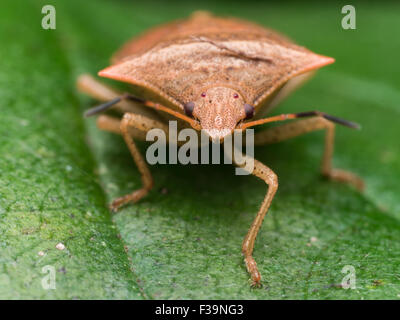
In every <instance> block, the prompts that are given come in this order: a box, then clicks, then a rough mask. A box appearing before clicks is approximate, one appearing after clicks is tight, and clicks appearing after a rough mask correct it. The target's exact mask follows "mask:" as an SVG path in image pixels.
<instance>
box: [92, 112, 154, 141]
mask: <svg viewBox="0 0 400 320" xmlns="http://www.w3.org/2000/svg"><path fill="white" fill-rule="evenodd" d="M96 124H97V127H98V128H99V129H100V130H104V131H108V132H112V133H116V134H122V133H121V119H119V118H115V117H111V116H107V115H105V114H101V115H99V116H98V117H97V122H96ZM129 134H130V136H131V137H132V138H133V139H137V140H140V141H146V132H145V131H142V130H140V129H137V128H134V127H129Z"/></svg>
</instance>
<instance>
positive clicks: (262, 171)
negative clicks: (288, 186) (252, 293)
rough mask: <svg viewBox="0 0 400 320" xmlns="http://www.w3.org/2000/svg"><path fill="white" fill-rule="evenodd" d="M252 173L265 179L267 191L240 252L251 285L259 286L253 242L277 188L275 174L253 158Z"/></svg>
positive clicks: (259, 277) (259, 278) (259, 279)
mask: <svg viewBox="0 0 400 320" xmlns="http://www.w3.org/2000/svg"><path fill="white" fill-rule="evenodd" d="M252 174H253V175H255V176H256V177H258V178H260V179H262V180H264V181H265V183H266V184H267V185H268V191H267V193H266V195H265V197H264V200H263V202H262V203H261V207H260V209H259V210H258V213H257V216H256V218H255V219H254V221H253V223H252V225H251V227H250V229H249V231H248V232H247V235H246V237H245V238H244V240H243V244H242V253H243V255H244V262H245V264H246V268H247V271H248V272H249V274H250V276H251V280H252V286H259V285H260V283H261V275H260V272H259V271H258V269H257V264H256V262H255V260H254V258H253V249H254V242H255V240H256V237H257V234H258V231H259V229H260V227H261V224H262V222H263V220H264V217H265V214H266V213H267V211H268V208H269V206H270V205H271V202H272V199H273V198H274V196H275V193H276V191H277V190H278V177H277V175H276V174H275V173H274V172H273V171H272V170H271V169H270V168H268V167H267V166H266V165H264V164H263V163H261V162H259V161H257V160H254V170H253V172H252Z"/></svg>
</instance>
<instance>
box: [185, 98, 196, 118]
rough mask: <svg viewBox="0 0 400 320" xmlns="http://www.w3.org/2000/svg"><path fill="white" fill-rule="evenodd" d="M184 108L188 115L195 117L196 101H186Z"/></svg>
mask: <svg viewBox="0 0 400 320" xmlns="http://www.w3.org/2000/svg"><path fill="white" fill-rule="evenodd" d="M183 109H184V110H185V113H186V115H187V116H188V117H193V109H194V102H192V101H191V102H188V103H185V105H184V106H183Z"/></svg>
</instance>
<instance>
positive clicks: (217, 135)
mask: <svg viewBox="0 0 400 320" xmlns="http://www.w3.org/2000/svg"><path fill="white" fill-rule="evenodd" d="M204 132H205V133H207V135H208V136H209V137H210V138H211V140H212V141H215V142H221V141H222V140H223V139H224V138H225V137H226V136H228V135H230V134H231V132H232V131H231V130H229V129H204Z"/></svg>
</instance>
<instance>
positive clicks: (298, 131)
mask: <svg viewBox="0 0 400 320" xmlns="http://www.w3.org/2000/svg"><path fill="white" fill-rule="evenodd" d="M323 129H325V130H326V134H325V148H324V154H323V157H322V165H321V173H322V175H323V176H324V177H327V178H329V179H331V180H335V181H340V182H346V183H350V184H352V185H353V186H354V187H356V188H357V189H358V190H360V191H362V190H363V189H364V182H363V180H362V179H360V178H359V177H358V176H357V175H355V174H354V173H351V172H348V171H345V170H341V169H334V168H333V167H332V156H333V147H334V140H335V124H334V123H332V122H331V121H328V120H326V119H324V118H322V117H317V118H310V119H303V120H298V121H295V122H291V123H287V124H284V125H281V126H277V127H273V128H270V129H267V130H265V131H262V132H260V133H257V134H256V135H255V136H254V144H255V145H263V144H270V143H277V142H281V141H284V140H287V139H290V138H294V137H297V136H300V135H302V134H305V133H308V132H311V131H316V130H323Z"/></svg>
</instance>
